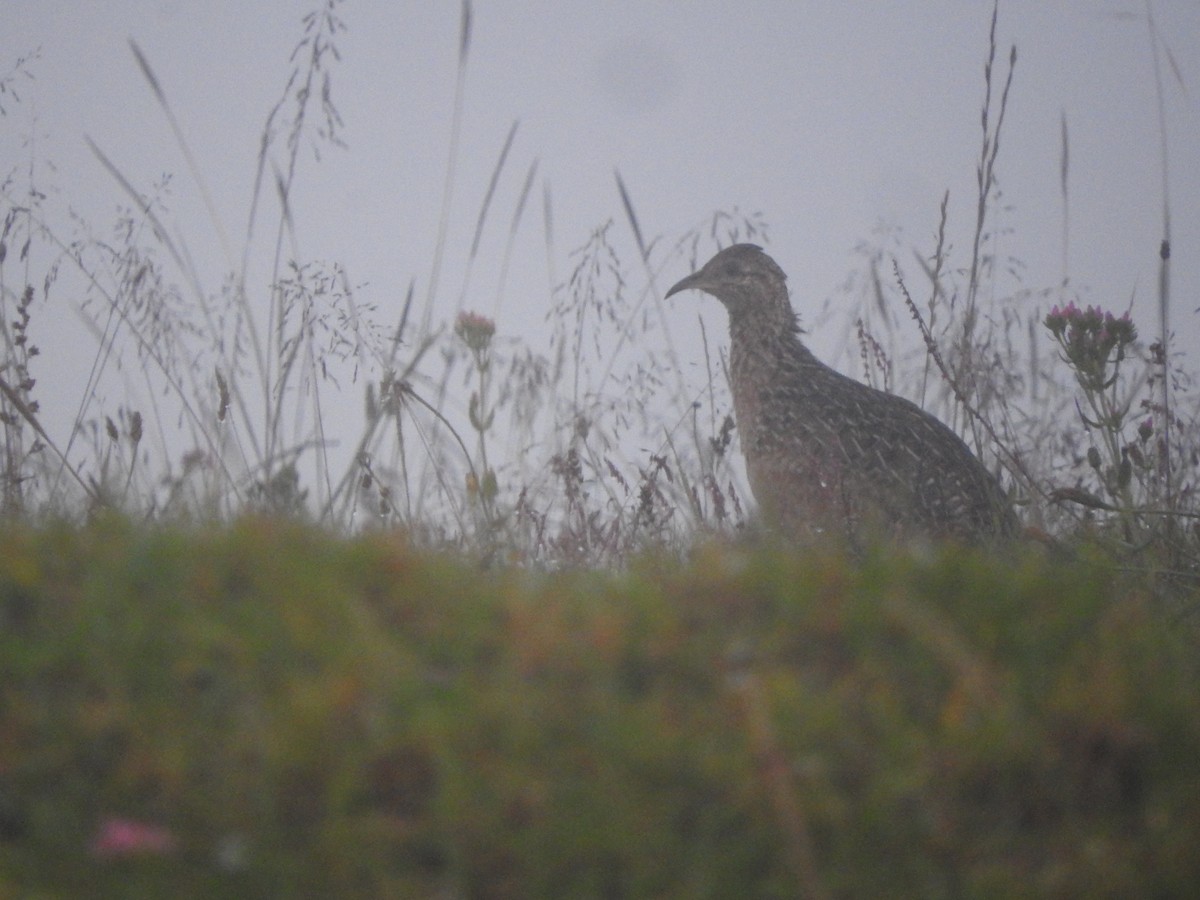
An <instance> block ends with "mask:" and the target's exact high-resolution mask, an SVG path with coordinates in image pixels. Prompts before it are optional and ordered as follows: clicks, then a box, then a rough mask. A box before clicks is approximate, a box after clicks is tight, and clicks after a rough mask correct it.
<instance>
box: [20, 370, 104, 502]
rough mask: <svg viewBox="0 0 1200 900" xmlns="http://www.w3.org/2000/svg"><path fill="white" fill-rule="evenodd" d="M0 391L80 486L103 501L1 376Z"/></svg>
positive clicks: (89, 494)
mask: <svg viewBox="0 0 1200 900" xmlns="http://www.w3.org/2000/svg"><path fill="white" fill-rule="evenodd" d="M0 393H3V394H4V397H5V399H6V400H8V402H9V403H11V404H12V405H13V409H15V410H16V411H17V412H18V413H20V414H21V418H23V419H24V420H25V421H26V422H28V423H29V424H30V426H32V427H33V430H34V431H36V432H37V433H38V436H39V437H40V438H41V439H42V440H43V441H45V442H46V446H48V447H49V448H50V449H51V450H53V451H54V453H55V455H56V456H57V457H58V458H59V461H60V462H61V464H62V467H63V468H64V469H66V470H67V471H68V472H70V473H71V475H72V477H74V479H75V480H76V481H77V482H79V486H80V487H81V488H83V490H84V492H85V493H86V494H87V495H88V496H89V497H91V499H92V500H93V501H95V502H97V503H103V502H104V500H103V498H102V497H101V496H100V495H99V494H97V493H96V492H95V490H93V489H92V487H91V486H90V485H88V483H87V482H86V481H84V479H83V478H82V477H81V476H80V474H79V473H78V472H77V471H75V467H74V466H72V465H71V464H70V463H69V462H68V461H67V457H66V456H65V455H63V453H62V451H60V450H59V449H58V445H57V444H55V443H54V440H53V439H52V438H51V437H50V435H48V434H46V430H45V429H44V428H42V424H41V423H40V422H39V421H38V420H37V416H35V415H34V414H33V412H32V411H31V410H30V409H29V407H28V406H26V405H25V403H24V402H23V401H22V400H21V396H20V395H19V394H18V393H17V392H16V391H15V390H13V388H12V386H10V385H9V383H8V382H7V381H5V380H4V379H3V378H0Z"/></svg>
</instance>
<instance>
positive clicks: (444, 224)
mask: <svg viewBox="0 0 1200 900" xmlns="http://www.w3.org/2000/svg"><path fill="white" fill-rule="evenodd" d="M470 48H471V0H463V4H462V19H461V25H460V29H459V41H458V75H457V77H456V80H455V82H454V111H453V113H452V114H451V116H450V145H449V148H448V150H447V159H446V180H445V183H444V184H443V186H442V211H441V215H440V216H439V217H438V231H437V239H436V240H435V241H434V245H433V265H432V267H431V270H430V273H429V289H428V291H427V292H426V294H425V309H424V311H423V312H422V314H421V333H422V334H427V333H428V332H429V328H430V323H431V322H432V319H433V304H434V301H435V299H436V298H437V289H438V279H439V277H440V276H441V272H442V257H443V256H444V255H445V252H446V235H447V233H448V232H449V228H450V201H451V199H452V198H453V196H454V182H455V178H456V172H457V165H458V144H459V136H460V134H461V133H462V119H463V95H464V93H465V88H466V81H467V57H468V51H469V50H470Z"/></svg>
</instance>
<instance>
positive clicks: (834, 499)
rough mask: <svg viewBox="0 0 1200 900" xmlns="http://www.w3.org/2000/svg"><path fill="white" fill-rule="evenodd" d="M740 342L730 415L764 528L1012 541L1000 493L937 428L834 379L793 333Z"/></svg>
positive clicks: (951, 436)
mask: <svg viewBox="0 0 1200 900" xmlns="http://www.w3.org/2000/svg"><path fill="white" fill-rule="evenodd" d="M739 337H743V338H745V337H748V336H747V335H739V334H738V333H737V331H736V330H735V332H734V335H733V346H732V348H731V360H730V362H731V372H730V374H731V381H732V387H733V394H734V411H735V415H736V418H737V422H738V426H739V429H740V431H741V439H742V447H743V452H744V453H745V456H746V465H747V470H748V474H749V476H750V481H751V487H752V488H753V490H754V494H755V497H756V498H758V499H759V503H760V505H761V506H762V507H763V509H764V513H765V514H766V515H767V517H768V519H770V520H773V521H774V522H775V523H776V524H779V525H781V526H783V527H785V528H786V529H787V530H789V531H793V532H795V531H803V532H809V533H832V534H834V535H838V536H840V535H841V534H842V533H844V534H845V536H848V537H850V538H851V539H852V540H855V541H860V540H862V539H864V538H867V537H870V536H879V537H894V536H904V535H911V534H914V533H916V534H924V535H928V536H933V537H953V538H958V539H961V540H967V541H978V540H981V539H987V538H989V537H994V536H1002V535H1007V534H1011V533H1013V532H1015V530H1016V520H1015V517H1014V516H1013V513H1012V509H1011V506H1010V505H1009V503H1008V500H1007V498H1006V497H1005V496H1004V494H1003V492H1002V490H1001V488H1000V486H999V484H998V483H997V482H996V480H995V479H994V478H993V477H992V475H991V474H990V473H989V472H988V471H987V470H986V469H985V468H984V467H983V465H982V464H981V463H980V462H979V461H978V460H977V459H976V458H975V457H974V455H973V454H972V453H971V451H970V450H969V449H968V448H967V446H966V444H964V443H963V441H962V440H961V439H960V438H959V437H958V435H956V434H955V433H954V432H953V431H951V430H950V429H949V428H948V427H946V426H945V425H944V424H943V423H942V422H940V421H938V420H937V419H936V418H934V417H933V416H932V415H930V414H929V413H927V412H925V411H924V410H922V409H920V407H918V406H917V405H916V404H914V403H911V402H910V401H908V400H905V399H904V398H902V397H897V396H895V395H893V394H887V393H884V392H882V391H878V390H875V389H874V388H872V387H869V386H867V385H864V384H861V383H859V382H857V381H855V380H853V379H851V378H847V377H846V376H844V375H841V374H840V373H838V372H836V371H834V370H833V369H831V368H830V367H828V366H826V365H825V364H824V363H822V362H820V361H819V360H818V359H817V358H816V357H814V356H813V355H812V353H811V352H810V351H809V350H808V348H806V347H805V346H804V345H803V344H802V343H801V342H800V340H799V337H798V335H796V334H795V332H794V331H788V332H785V333H776V334H775V335H773V336H771V337H770V338H767V339H764V338H763V336H761V335H760V336H758V337H759V339H758V340H756V341H754V342H748V341H746V340H739Z"/></svg>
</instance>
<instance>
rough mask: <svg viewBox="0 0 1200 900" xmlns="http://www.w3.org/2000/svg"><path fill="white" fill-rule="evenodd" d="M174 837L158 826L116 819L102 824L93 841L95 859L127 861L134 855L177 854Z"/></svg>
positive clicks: (106, 820)
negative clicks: (175, 852)
mask: <svg viewBox="0 0 1200 900" xmlns="http://www.w3.org/2000/svg"><path fill="white" fill-rule="evenodd" d="M175 847H176V843H175V836H174V835H173V834H172V833H171V832H170V831H168V830H167V829H166V828H163V827H161V826H159V825H151V824H149V823H147V822H139V821H137V820H136V819H122V818H119V817H114V818H110V819H105V820H104V821H103V822H101V823H100V828H99V830H98V831H97V833H96V836H95V837H94V838H92V842H91V846H90V847H89V849H90V850H91V853H92V856H95V857H96V858H98V859H126V858H128V857H131V856H161V855H163V854H167V853H172V852H174V850H175Z"/></svg>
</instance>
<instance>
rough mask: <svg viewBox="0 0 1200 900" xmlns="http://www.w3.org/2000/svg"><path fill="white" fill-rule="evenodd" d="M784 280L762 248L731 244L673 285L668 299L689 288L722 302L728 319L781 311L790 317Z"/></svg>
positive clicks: (785, 277) (785, 278)
mask: <svg viewBox="0 0 1200 900" xmlns="http://www.w3.org/2000/svg"><path fill="white" fill-rule="evenodd" d="M786 280H787V276H785V275H784V274H783V270H782V269H781V268H779V266H777V265H776V264H775V260H773V259H771V257H769V256H767V254H765V253H763V249H762V247H759V246H758V245H756V244H734V245H733V246H732V247H726V248H725V249H724V250H722V251H721V252H720V253H718V254H717V255H716V256H714V257H713V258H712V259H710V260H709V261H708V262H707V263H705V264H704V266H703V268H701V269H699V270H697V271H695V272H693V273H692V274H691V275H689V276H688V277H687V278H684V279H683V280H682V281H680V282H678V283H677V284H675V285H674V286H673V287H672V288H671V289H670V290H669V291H667V296H668V297H670V296H671V295H672V294H678V293H679V292H680V291H686V290H692V289H694V290H698V291H704V292H705V293H706V294H712V295H713V296H714V297H716V298H717V299H718V300H720V301H721V302H722V303H724V304H725V308H726V309H728V310H729V315H730V317H731V318H740V317H741V316H758V315H761V314H763V313H774V312H779V311H784V310H786V311H787V312H788V313H789V314H790V312H791V305H790V304H789V302H788V299H787V286H786Z"/></svg>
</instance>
